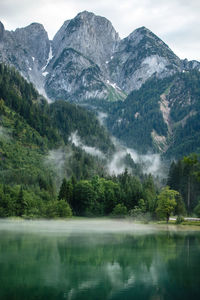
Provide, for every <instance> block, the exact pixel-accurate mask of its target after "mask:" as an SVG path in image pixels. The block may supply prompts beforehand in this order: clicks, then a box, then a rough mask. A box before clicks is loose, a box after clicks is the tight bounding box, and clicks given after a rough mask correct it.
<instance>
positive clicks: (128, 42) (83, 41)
mask: <svg viewBox="0 0 200 300" xmlns="http://www.w3.org/2000/svg"><path fill="white" fill-rule="evenodd" d="M0 61H2V62H5V63H8V64H11V65H13V66H15V67H16V68H17V69H18V70H19V71H20V72H21V74H22V75H23V76H24V77H25V78H26V79H28V80H29V81H30V82H32V83H33V84H34V85H35V87H36V88H37V89H38V91H39V92H40V93H42V94H43V95H44V96H48V97H49V99H51V100H61V99H62V100H68V101H71V102H77V103H79V102H80V103H81V102H83V101H86V100H87V101H88V100H91V99H96V100H102V99H104V100H108V101H118V100H124V99H125V98H126V96H127V94H129V93H130V92H131V91H133V90H137V89H139V88H140V87H141V86H142V84H143V83H145V82H146V81H147V80H148V79H149V78H151V77H152V76H155V75H156V77H157V78H165V77H168V76H171V75H173V74H175V73H177V72H181V71H183V70H186V71H188V70H191V69H200V63H199V62H197V61H192V62H189V61H187V60H184V61H182V60H180V59H179V58H178V57H177V56H176V55H175V54H174V53H173V52H172V50H170V48H169V47H168V46H167V45H166V44H165V43H164V42H163V41H162V40H161V39H159V38H158V37H157V36H156V35H155V34H153V33H152V32H151V31H150V30H149V29H147V28H145V27H141V28H138V29H136V30H134V31H133V32H132V33H131V34H130V35H129V36H128V37H126V38H124V39H120V37H119V35H118V34H117V32H116V31H115V29H114V28H113V26H112V24H111V22H110V21H108V20H107V19H106V18H104V17H101V16H97V15H95V14H93V13H90V12H87V11H83V12H81V13H79V14H78V15H77V16H76V17H75V18H74V19H71V20H67V21H65V22H64V24H63V25H62V27H61V28H60V29H59V31H58V32H57V33H56V35H55V37H54V38H53V40H52V41H50V40H49V38H48V35H47V33H46V31H45V29H44V27H43V26H42V25H41V24H38V23H33V24H31V25H29V26H27V27H25V28H20V29H16V30H15V31H10V32H9V31H7V30H5V29H4V26H3V24H2V23H0Z"/></svg>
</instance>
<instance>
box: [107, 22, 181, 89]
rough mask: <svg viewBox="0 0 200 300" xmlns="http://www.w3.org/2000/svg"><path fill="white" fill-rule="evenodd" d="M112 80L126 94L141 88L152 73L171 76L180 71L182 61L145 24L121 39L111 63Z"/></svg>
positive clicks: (162, 76)
mask: <svg viewBox="0 0 200 300" xmlns="http://www.w3.org/2000/svg"><path fill="white" fill-rule="evenodd" d="M109 70H110V77H111V79H112V80H113V81H114V82H116V83H117V85H118V86H119V87H120V88H121V89H123V90H124V91H125V92H126V93H130V92H131V91H132V90H135V89H139V88H140V87H141V85H142V84H143V83H144V82H145V81H146V80H147V79H149V78H150V77H151V76H152V75H156V76H157V77H158V78H164V77H166V76H170V75H172V74H174V73H176V72H178V71H180V70H181V60H180V59H179V58H178V57H177V56H176V55H175V54H174V53H173V52H172V50H170V48H169V47H168V46H167V45H166V44H165V43H164V42H163V41H162V40H161V39H159V38H158V37H157V36H156V35H155V34H153V33H152V32H151V31H150V30H148V29H147V28H145V27H141V28H138V29H136V30H135V31H133V32H132V33H131V34H130V35H129V36H128V37H127V38H125V39H123V40H121V41H120V42H119V44H118V47H117V49H116V51H115V53H114V54H113V56H112V59H111V60H110V62H109Z"/></svg>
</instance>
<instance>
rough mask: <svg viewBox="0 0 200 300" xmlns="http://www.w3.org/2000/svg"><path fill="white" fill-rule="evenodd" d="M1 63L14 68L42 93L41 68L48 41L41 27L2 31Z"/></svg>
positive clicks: (47, 48)
mask: <svg viewBox="0 0 200 300" xmlns="http://www.w3.org/2000/svg"><path fill="white" fill-rule="evenodd" d="M2 44H3V45H2V48H1V56H0V57H1V61H4V62H6V63H9V64H11V65H13V66H15V67H16V68H17V69H18V70H19V71H20V73H21V74H22V75H23V76H24V77H25V78H26V79H27V80H29V81H31V82H32V83H33V84H34V85H35V86H36V88H37V89H38V90H39V91H40V92H41V93H44V90H43V76H42V72H41V68H42V66H44V65H45V64H46V61H47V58H48V53H49V49H50V41H49V39H48V35H47V32H46V31H45V29H44V27H43V25H41V24H38V23H33V24H31V25H29V26H27V27H25V28H20V29H16V30H15V31H10V32H9V31H4V36H3V43H2Z"/></svg>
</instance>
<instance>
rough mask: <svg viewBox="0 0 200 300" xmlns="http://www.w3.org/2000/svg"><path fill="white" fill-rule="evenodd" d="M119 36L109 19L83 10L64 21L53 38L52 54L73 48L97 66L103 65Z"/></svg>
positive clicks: (58, 53)
mask: <svg viewBox="0 0 200 300" xmlns="http://www.w3.org/2000/svg"><path fill="white" fill-rule="evenodd" d="M118 41H119V36H118V34H117V32H116V31H115V29H114V28H113V26H112V24H111V22H110V21H108V20H107V19H106V18H104V17H100V16H96V15H95V14H93V13H91V12H88V11H84V12H81V13H79V14H78V15H77V16H76V17H75V18H74V19H72V20H70V21H66V22H65V23H64V24H63V26H62V27H61V29H60V30H59V31H58V33H57V34H56V35H55V37H54V39H53V54H54V55H56V56H59V55H60V54H61V53H62V51H63V49H65V48H73V49H75V50H76V51H79V52H81V53H82V54H83V55H85V56H87V57H88V58H90V59H91V60H92V61H93V62H94V63H96V64H98V65H99V66H101V67H102V66H103V65H105V62H106V61H107V60H109V59H110V56H111V55H112V53H113V50H114V49H115V46H116V43H117V42H118Z"/></svg>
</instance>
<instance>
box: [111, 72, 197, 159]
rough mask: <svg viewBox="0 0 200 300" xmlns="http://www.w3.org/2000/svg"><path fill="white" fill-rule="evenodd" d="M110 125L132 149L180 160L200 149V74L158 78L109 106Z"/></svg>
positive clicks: (113, 131)
mask: <svg viewBox="0 0 200 300" xmlns="http://www.w3.org/2000/svg"><path fill="white" fill-rule="evenodd" d="M107 111H109V115H108V118H107V126H108V128H109V130H110V131H111V132H112V133H113V135H115V136H116V137H117V138H119V139H120V140H121V141H123V142H124V143H125V144H126V145H128V146H129V147H133V148H135V149H137V150H138V151H140V152H143V153H146V152H148V151H154V152H160V153H162V154H163V155H164V156H165V157H168V158H175V157H176V158H177V157H179V158H180V157H182V156H183V155H187V154H189V153H191V152H195V151H199V150H200V137H199V131H200V72H199V71H196V70H193V71H187V72H182V73H176V74H175V75H173V76H171V77H167V78H165V79H158V78H157V77H156V76H155V77H154V78H153V79H149V80H148V81H147V82H146V83H145V84H143V85H142V87H141V88H140V89H139V90H137V91H133V92H131V93H130V95H129V96H128V97H127V98H126V100H125V101H124V102H123V103H122V102H121V103H120V104H118V105H117V106H116V105H115V106H111V105H110V106H109V110H108V109H107Z"/></svg>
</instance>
